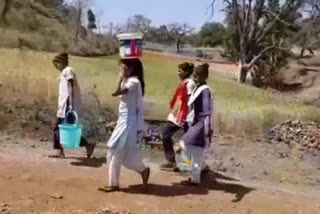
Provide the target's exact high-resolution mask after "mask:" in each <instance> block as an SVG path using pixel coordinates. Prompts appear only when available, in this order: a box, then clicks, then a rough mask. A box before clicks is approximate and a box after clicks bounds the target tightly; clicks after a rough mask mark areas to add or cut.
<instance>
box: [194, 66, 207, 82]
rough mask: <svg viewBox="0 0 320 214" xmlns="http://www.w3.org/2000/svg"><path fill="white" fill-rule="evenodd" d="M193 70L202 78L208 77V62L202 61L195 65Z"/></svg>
mask: <svg viewBox="0 0 320 214" xmlns="http://www.w3.org/2000/svg"><path fill="white" fill-rule="evenodd" d="M195 70H196V72H198V73H199V74H200V75H201V76H203V77H204V78H206V79H207V78H208V76H209V64H208V63H204V64H202V65H199V66H197V67H196V69H195Z"/></svg>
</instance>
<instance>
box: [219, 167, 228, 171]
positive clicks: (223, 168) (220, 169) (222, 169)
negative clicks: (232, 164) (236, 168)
mask: <svg viewBox="0 0 320 214" xmlns="http://www.w3.org/2000/svg"><path fill="white" fill-rule="evenodd" d="M218 170H219V171H221V172H226V171H227V167H225V166H221V167H219V169H218Z"/></svg>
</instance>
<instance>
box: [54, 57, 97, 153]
mask: <svg viewBox="0 0 320 214" xmlns="http://www.w3.org/2000/svg"><path fill="white" fill-rule="evenodd" d="M53 65H54V66H55V68H56V69H57V70H58V71H59V72H60V76H59V99H58V111H57V122H56V124H55V127H54V131H53V132H54V133H53V148H54V149H55V150H58V155H57V157H61V158H64V157H65V154H64V149H63V146H62V145H61V142H60V136H59V125H60V124H63V123H64V122H65V120H66V116H67V113H69V112H73V111H74V112H76V114H77V116H79V115H80V113H81V93H80V87H79V85H78V81H77V78H76V75H75V72H74V70H73V68H72V67H70V66H69V57H68V54H67V53H61V54H59V55H57V56H56V57H55V58H54V59H53ZM80 147H85V148H86V152H87V158H90V157H91V155H92V154H93V151H94V147H95V144H89V143H88V141H87V140H86V139H85V138H84V137H81V140H80Z"/></svg>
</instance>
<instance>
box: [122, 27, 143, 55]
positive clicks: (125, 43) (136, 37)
mask: <svg viewBox="0 0 320 214" xmlns="http://www.w3.org/2000/svg"><path fill="white" fill-rule="evenodd" d="M117 37H118V39H119V42H120V49H119V54H120V58H121V59H134V58H139V57H142V38H143V34H142V33H122V34H119V35H118V36H117Z"/></svg>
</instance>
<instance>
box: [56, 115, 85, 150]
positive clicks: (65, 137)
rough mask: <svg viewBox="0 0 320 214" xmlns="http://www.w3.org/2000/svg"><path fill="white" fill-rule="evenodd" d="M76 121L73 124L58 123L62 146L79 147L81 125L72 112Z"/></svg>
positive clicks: (68, 147)
mask: <svg viewBox="0 0 320 214" xmlns="http://www.w3.org/2000/svg"><path fill="white" fill-rule="evenodd" d="M73 113H74V115H75V117H76V121H75V124H68V123H63V124H60V125H59V135H60V143H61V144H62V146H63V148H67V149H76V148H79V147H80V140H81V136H82V126H81V125H79V124H78V116H77V114H76V113H75V112H73Z"/></svg>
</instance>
